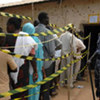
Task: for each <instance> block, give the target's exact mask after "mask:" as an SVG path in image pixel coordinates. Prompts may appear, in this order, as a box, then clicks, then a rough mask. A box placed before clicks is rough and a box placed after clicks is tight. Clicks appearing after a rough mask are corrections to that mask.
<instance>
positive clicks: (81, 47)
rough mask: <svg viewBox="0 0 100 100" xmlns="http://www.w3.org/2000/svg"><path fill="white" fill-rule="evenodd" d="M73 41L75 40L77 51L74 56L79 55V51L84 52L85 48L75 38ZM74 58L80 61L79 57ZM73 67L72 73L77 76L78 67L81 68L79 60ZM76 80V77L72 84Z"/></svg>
mask: <svg viewBox="0 0 100 100" xmlns="http://www.w3.org/2000/svg"><path fill="white" fill-rule="evenodd" d="M75 39H76V40H75V41H76V42H75V43H76V49H77V51H76V54H81V51H83V50H85V49H86V46H85V45H84V44H83V42H82V41H81V40H80V39H78V38H77V37H76V38H75ZM75 58H76V59H80V58H81V56H76V57H75ZM74 67H75V71H74V73H75V74H77V73H78V72H79V70H80V67H81V60H80V61H78V62H77V63H75V66H74ZM76 79H77V75H75V76H74V82H76Z"/></svg>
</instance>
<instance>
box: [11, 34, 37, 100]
mask: <svg viewBox="0 0 100 100" xmlns="http://www.w3.org/2000/svg"><path fill="white" fill-rule="evenodd" d="M19 34H22V35H26V34H27V33H25V32H20V33H19ZM36 49H37V43H36V42H35V41H34V39H32V37H31V36H29V37H25V36H19V37H18V38H17V40H16V44H15V49H14V53H16V54H20V55H24V56H33V57H34V56H35V50H36ZM14 60H15V62H16V64H17V66H18V68H17V73H11V76H12V78H13V80H14V82H15V85H14V88H19V87H23V86H26V85H28V84H29V68H30V67H32V68H33V69H34V74H33V79H34V80H37V79H38V74H37V67H36V61H35V59H34V60H32V61H27V60H25V59H19V58H16V57H14ZM27 95H28V91H25V92H23V93H18V94H16V95H14V96H13V97H12V99H14V98H20V97H21V98H22V97H24V96H27ZM22 100H27V99H25V98H24V99H22Z"/></svg>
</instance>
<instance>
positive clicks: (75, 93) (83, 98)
mask: <svg viewBox="0 0 100 100" xmlns="http://www.w3.org/2000/svg"><path fill="white" fill-rule="evenodd" d="M78 85H82V86H84V87H83V88H80V89H79V88H77V86H78ZM57 91H58V95H57V96H55V97H53V98H52V100H68V89H67V88H66V87H59V89H58V90H57ZM70 100H93V98H92V92H91V85H90V82H89V80H87V81H83V82H82V81H81V82H77V83H76V84H75V88H74V89H71V90H70ZM96 100H98V99H97V98H96Z"/></svg>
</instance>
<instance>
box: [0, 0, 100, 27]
mask: <svg viewBox="0 0 100 100" xmlns="http://www.w3.org/2000/svg"><path fill="white" fill-rule="evenodd" d="M4 11H5V12H9V13H14V14H19V15H25V16H32V6H31V5H25V6H18V7H12V8H6V9H5V10H4ZM41 11H45V12H47V13H48V14H49V16H50V22H51V23H53V24H57V25H58V26H64V25H66V24H68V23H73V24H75V26H76V27H77V29H79V28H80V24H83V23H88V15H89V14H98V13H100V0H64V2H63V3H62V5H61V6H60V5H59V4H58V3H57V2H48V3H38V4H34V9H33V13H34V19H36V18H37V16H38V14H39V12H41ZM7 20H8V18H5V17H1V16H0V26H2V27H3V28H4V29H6V22H7ZM25 22H27V20H24V23H25Z"/></svg>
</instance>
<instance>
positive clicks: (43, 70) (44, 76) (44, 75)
mask: <svg viewBox="0 0 100 100" xmlns="http://www.w3.org/2000/svg"><path fill="white" fill-rule="evenodd" d="M42 72H43V79H45V78H46V72H45V69H44V67H42Z"/></svg>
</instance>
